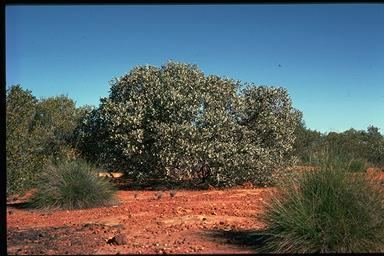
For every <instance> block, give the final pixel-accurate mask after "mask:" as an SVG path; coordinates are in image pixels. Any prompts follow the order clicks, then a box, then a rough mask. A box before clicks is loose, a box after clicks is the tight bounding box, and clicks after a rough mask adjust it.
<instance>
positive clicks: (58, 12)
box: [6, 4, 384, 133]
mask: <svg viewBox="0 0 384 256" xmlns="http://www.w3.org/2000/svg"><path fill="white" fill-rule="evenodd" d="M383 24H384V4H306V5H299V4H287V5H283V4H280V5H256V4H254V5H111V6H108V5H100V6H97V5H78V6H75V5H73V6H59V5H51V6H39V5H35V6H11V5H8V6H6V85H7V87H8V86H10V85H12V84H21V85H22V87H23V88H25V89H29V90H31V91H32V93H33V95H35V96H37V97H39V98H40V97H49V96H55V95H60V94H65V95H68V96H69V97H70V98H72V99H74V100H75V101H76V103H77V106H81V105H84V104H89V105H98V104H99V98H100V97H106V96H108V92H109V81H110V80H111V79H113V78H114V77H119V76H121V75H124V74H125V73H127V72H129V70H130V69H131V68H132V67H134V66H137V65H144V64H152V65H156V66H160V65H162V64H165V63H166V62H167V61H168V60H174V61H179V62H187V63H193V64H197V65H198V66H199V67H200V68H201V69H202V70H203V71H204V73H206V74H216V75H221V76H227V77H230V78H234V79H238V80H241V81H244V82H253V83H255V84H257V85H270V86H282V87H285V88H287V89H288V92H289V94H290V96H291V98H292V100H293V105H294V107H296V108H298V109H300V110H301V111H302V112H303V114H304V120H305V122H306V125H307V127H308V128H311V129H316V130H318V131H321V132H329V131H337V132H341V131H344V130H347V129H349V128H355V129H364V130H365V129H366V128H367V127H368V125H374V126H376V127H379V128H380V131H381V132H382V133H383V132H384V29H383Z"/></svg>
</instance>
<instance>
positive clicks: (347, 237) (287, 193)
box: [263, 161, 384, 253]
mask: <svg viewBox="0 0 384 256" xmlns="http://www.w3.org/2000/svg"><path fill="white" fill-rule="evenodd" d="M383 216H384V191H383V189H382V187H380V186H379V185H378V182H377V181H374V180H372V179H371V178H369V177H368V176H367V175H364V174H360V173H356V174H355V173H351V172H350V171H349V170H348V168H347V167H346V166H345V164H344V163H342V162H340V161H333V162H331V161H328V162H322V165H321V168H319V169H318V170H315V171H311V172H306V173H303V174H302V175H296V176H291V177H288V178H286V180H285V181H284V184H282V185H281V186H280V192H279V193H278V194H276V195H274V196H273V197H272V199H271V201H270V202H269V204H268V205H267V209H266V211H265V214H264V215H263V220H264V221H265V223H266V224H267V230H266V233H267V234H268V239H267V242H266V245H265V248H264V249H265V250H267V251H272V252H277V253H314V252H322V253H327V252H338V253H349V252H356V253H357V252H358V253H362V252H384V218H383Z"/></svg>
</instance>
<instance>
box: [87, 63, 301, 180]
mask: <svg viewBox="0 0 384 256" xmlns="http://www.w3.org/2000/svg"><path fill="white" fill-rule="evenodd" d="M300 118H301V115H300V112H298V111H297V110H295V109H294V108H293V107H292V105H291V100H290V98H289V95H288V93H287V91H286V90H285V89H283V88H274V87H264V86H255V85H253V84H251V85H244V84H241V83H240V82H239V81H235V80H233V79H228V78H222V77H219V76H215V75H209V76H206V75H204V73H203V72H202V71H201V70H200V69H199V68H198V67H197V66H196V65H190V64H183V63H176V62H168V63H167V64H165V65H163V66H161V67H154V66H138V67H135V68H133V69H132V70H131V71H130V72H129V73H128V74H126V75H124V76H122V77H120V78H115V79H114V80H113V81H112V82H111V89H110V94H109V96H108V97H107V98H102V99H101V103H100V105H99V107H98V108H97V109H94V110H93V111H90V112H89V114H88V117H87V118H85V119H84V120H83V123H82V128H81V131H80V134H81V136H82V144H81V145H82V147H83V151H84V152H90V151H92V154H91V155H92V156H89V157H92V158H93V159H97V160H98V161H99V162H100V163H103V164H106V165H108V166H109V168H116V169H120V170H124V171H125V172H127V173H128V174H133V175H135V176H136V177H143V178H147V177H166V178H170V179H175V178H182V177H195V176H197V175H201V173H199V172H201V171H202V170H205V171H204V173H203V176H204V177H203V178H205V179H208V180H209V182H210V183H211V184H212V185H217V186H231V185H235V184H239V183H241V182H244V181H252V182H254V183H256V184H259V183H265V182H268V181H269V179H270V177H271V171H272V170H274V169H275V168H276V167H278V166H280V165H282V164H284V162H285V161H286V160H288V159H287V156H289V155H290V152H291V150H292V145H293V142H294V139H295V136H294V130H295V128H296V126H297V125H298V123H299V121H300ZM89 150H90V151H89Z"/></svg>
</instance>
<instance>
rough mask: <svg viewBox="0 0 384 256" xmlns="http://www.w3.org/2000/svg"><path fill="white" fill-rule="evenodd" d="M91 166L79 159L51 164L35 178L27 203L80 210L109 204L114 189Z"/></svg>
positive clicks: (40, 206) (35, 205) (41, 206)
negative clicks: (34, 186) (30, 198)
mask: <svg viewBox="0 0 384 256" xmlns="http://www.w3.org/2000/svg"><path fill="white" fill-rule="evenodd" d="M94 170H95V169H94V167H93V166H92V165H90V164H88V163H87V162H85V161H82V160H76V161H69V162H61V163H59V164H58V165H50V166H48V168H47V169H45V170H44V171H42V172H41V174H40V175H39V177H38V179H37V185H36V188H37V192H36V194H35V195H34V196H33V198H32V200H31V203H30V206H31V207H35V208H62V209H79V208H88V207H97V206H104V205H110V204H111V203H114V202H115V199H114V194H115V188H114V187H113V184H112V183H111V182H109V181H108V179H106V178H104V177H98V175H97V173H96V172H95V171H94Z"/></svg>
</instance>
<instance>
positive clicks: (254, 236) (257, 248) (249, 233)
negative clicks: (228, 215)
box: [205, 230, 269, 253]
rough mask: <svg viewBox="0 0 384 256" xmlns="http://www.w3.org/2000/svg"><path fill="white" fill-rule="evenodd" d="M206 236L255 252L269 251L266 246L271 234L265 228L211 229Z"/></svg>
mask: <svg viewBox="0 0 384 256" xmlns="http://www.w3.org/2000/svg"><path fill="white" fill-rule="evenodd" d="M205 236H206V237H208V239H212V240H214V241H220V242H224V243H226V244H230V245H232V246H236V247H238V248H246V249H250V250H252V251H254V252H255V253H268V251H267V250H266V249H265V248H266V244H267V240H268V237H269V235H268V234H267V233H266V231H265V230H229V231H227V230H210V231H208V232H206V233H205Z"/></svg>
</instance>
